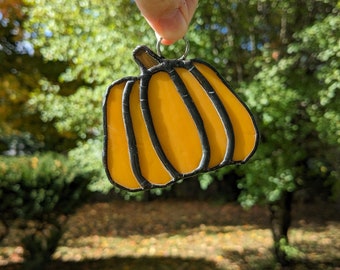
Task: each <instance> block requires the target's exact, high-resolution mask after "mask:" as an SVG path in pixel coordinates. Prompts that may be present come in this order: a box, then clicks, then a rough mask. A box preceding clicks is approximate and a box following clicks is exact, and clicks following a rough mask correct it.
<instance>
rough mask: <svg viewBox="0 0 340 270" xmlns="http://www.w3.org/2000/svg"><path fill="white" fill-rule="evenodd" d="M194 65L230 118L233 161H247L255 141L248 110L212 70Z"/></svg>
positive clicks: (200, 64) (254, 132)
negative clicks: (232, 134) (233, 143)
mask: <svg viewBox="0 0 340 270" xmlns="http://www.w3.org/2000/svg"><path fill="white" fill-rule="evenodd" d="M194 65H195V66H196V67H197V69H198V70H199V71H200V72H201V73H202V74H203V75H204V77H205V78H206V79H207V80H208V81H209V83H210V84H211V86H212V87H213V88H214V89H215V91H216V93H217V95H218V96H219V98H220V99H221V101H222V103H223V104H224V107H225V109H226V111H227V113H228V115H229V117H230V121H231V123H232V125H233V128H234V136H235V150H234V155H233V160H234V161H243V160H245V159H247V157H248V156H249V155H250V154H251V153H252V152H253V150H254V148H255V146H256V141H257V132H256V128H255V125H254V122H253V119H252V118H251V116H250V114H249V112H248V110H247V109H246V108H245V107H244V105H243V104H242V103H241V102H240V101H239V100H238V98H237V97H236V96H235V95H234V94H233V93H232V92H231V91H230V89H229V88H228V87H227V86H226V85H225V84H224V83H223V82H222V81H221V79H220V78H219V77H218V75H217V74H216V72H215V71H214V70H212V69H211V68H209V67H208V66H206V65H204V64H202V63H195V64H194Z"/></svg>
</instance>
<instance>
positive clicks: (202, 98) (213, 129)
mask: <svg viewBox="0 0 340 270" xmlns="http://www.w3.org/2000/svg"><path fill="white" fill-rule="evenodd" d="M176 71H177V73H178V74H179V75H180V77H181V79H182V80H183V82H184V84H185V85H186V87H187V89H188V92H189V93H190V96H191V97H192V99H193V101H194V103H195V105H196V107H197V109H198V111H199V113H200V115H201V117H202V119H203V122H204V128H205V131H206V133H207V136H208V140H209V145H210V161H209V165H208V167H209V168H212V167H216V166H218V165H219V164H220V163H221V162H222V161H223V160H224V156H225V154H226V151H227V147H228V139H227V135H226V132H225V128H224V125H223V123H222V121H221V118H220V116H219V115H218V112H217V110H216V109H215V106H214V104H213V103H212V101H211V99H210V98H209V96H208V94H207V93H206V91H205V90H204V89H203V87H202V85H201V84H200V83H199V82H198V81H197V79H196V78H195V77H194V76H193V75H192V74H191V73H190V72H189V71H188V70H187V69H184V68H176Z"/></svg>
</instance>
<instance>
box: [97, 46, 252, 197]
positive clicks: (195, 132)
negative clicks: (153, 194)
mask: <svg viewBox="0 0 340 270" xmlns="http://www.w3.org/2000/svg"><path fill="white" fill-rule="evenodd" d="M159 44H160V43H159V42H158V44H157V51H158V54H156V53H154V52H153V51H152V50H150V49H149V48H148V47H146V46H138V47H137V48H136V49H135V50H134V52H133V57H134V59H135V61H136V63H137V64H138V65H139V66H140V70H141V74H140V76H138V77H126V78H123V79H120V80H117V81H115V82H113V83H112V84H111V85H110V86H109V87H108V89H107V92H106V95H105V98H104V104H103V113H104V156H103V161H104V166H105V170H106V173H107V176H108V178H109V180H110V181H111V182H112V183H114V184H116V185H117V186H119V187H121V188H124V189H127V190H129V191H138V190H144V189H151V188H155V187H164V186H167V185H169V184H171V183H174V182H175V181H177V180H180V179H184V178H187V177H190V176H193V175H195V174H198V173H203V172H207V171H212V170H216V169H218V168H221V167H223V166H226V165H228V164H238V163H244V162H246V161H247V160H248V159H249V158H250V157H251V156H252V155H253V153H254V152H255V150H256V147H257V144H258V138H259V135H258V130H257V127H256V123H255V121H254V117H253V116H252V114H251V112H250V111H249V109H248V108H247V106H246V105H245V104H244V103H243V102H242V101H241V100H240V99H239V98H238V96H237V95H236V94H235V92H234V91H233V90H232V88H231V86H230V85H229V83H227V82H226V81H225V80H224V79H223V78H222V77H221V76H220V75H219V74H218V72H217V71H216V70H215V68H214V67H212V66H211V65H209V64H207V63H206V62H204V61H202V60H199V59H192V60H186V59H185V57H186V54H187V52H188V43H187V49H186V52H185V54H184V55H183V56H182V57H181V58H179V59H165V58H164V57H163V56H162V55H161V53H160V50H159Z"/></svg>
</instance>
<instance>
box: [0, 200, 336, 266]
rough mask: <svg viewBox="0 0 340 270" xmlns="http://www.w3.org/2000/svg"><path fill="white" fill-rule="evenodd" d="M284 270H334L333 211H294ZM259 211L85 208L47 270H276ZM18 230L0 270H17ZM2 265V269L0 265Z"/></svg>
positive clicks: (202, 205) (1, 256)
mask: <svg viewBox="0 0 340 270" xmlns="http://www.w3.org/2000/svg"><path fill="white" fill-rule="evenodd" d="M293 209H294V213H293V219H294V222H293V226H292V229H291V230H290V241H291V243H292V244H293V245H294V247H295V248H296V249H292V253H293V255H294V257H295V258H296V260H297V263H296V265H295V266H294V267H291V268H290V269H340V252H339V250H340V240H339V239H340V219H339V215H338V212H339V209H336V206H335V205H330V204H328V205H325V204H313V205H296V206H295V207H294V208H293ZM268 221H269V217H268V213H267V211H266V209H265V208H260V207H255V208H252V209H250V210H249V211H246V210H244V209H242V208H241V207H240V206H239V205H237V204H225V205H219V204H213V203H207V202H181V201H153V202H145V203H136V202H121V201H114V202H110V203H94V204H89V205H85V206H84V207H83V208H81V209H80V210H79V211H78V212H77V213H76V214H75V215H73V216H72V217H71V218H70V220H69V221H68V230H67V231H66V232H65V235H64V237H63V239H62V240H61V243H60V247H59V248H58V250H57V252H56V253H55V255H54V261H53V262H52V263H51V264H50V265H49V267H48V269H51V270H55V269H65V270H68V269H81V270H85V269H98V270H106V269H110V270H111V269H118V270H120V269H124V270H128V269H132V270H137V269H138V270H143V269H145V270H149V269H150V270H151V269H152V270H162V269H164V270H168V269H175V270H181V269H188V270H191V269H193V270H194V269H198V270H199V269H202V270H205V269H212V270H213V269H279V268H278V267H277V266H276V265H275V263H274V262H273V256H272V253H271V247H272V238H271V233H270V230H269V223H268ZM19 234H20V232H19V231H15V230H12V233H11V235H10V236H9V237H8V238H7V239H5V241H4V243H3V246H2V247H0V269H2V270H3V269H19V266H20V262H21V260H22V259H21V255H22V248H21V247H20V245H19V242H18V235H19ZM1 265H2V267H1Z"/></svg>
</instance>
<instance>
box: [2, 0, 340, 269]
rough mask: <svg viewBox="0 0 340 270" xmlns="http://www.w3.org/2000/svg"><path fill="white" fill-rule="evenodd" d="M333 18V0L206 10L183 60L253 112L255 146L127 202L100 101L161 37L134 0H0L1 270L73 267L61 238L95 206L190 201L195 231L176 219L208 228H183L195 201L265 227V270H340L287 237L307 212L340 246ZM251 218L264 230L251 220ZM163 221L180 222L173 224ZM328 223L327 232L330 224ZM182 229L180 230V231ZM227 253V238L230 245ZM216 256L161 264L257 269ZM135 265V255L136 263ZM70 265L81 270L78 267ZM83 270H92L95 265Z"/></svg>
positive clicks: (176, 48)
mask: <svg viewBox="0 0 340 270" xmlns="http://www.w3.org/2000/svg"><path fill="white" fill-rule="evenodd" d="M339 8H340V2H339V1H336V0H307V1H306V0H304V1H302V0H301V1H300V0H281V1H278V0H277V1H274V0H272V1H269V0H244V1H234V0H228V1H208V0H200V1H199V7H198V9H197V11H196V14H195V17H194V18H193V20H192V24H191V27H190V29H189V31H188V34H187V36H186V38H187V39H188V40H189V41H190V53H189V55H188V58H202V59H204V60H205V61H206V62H208V63H210V64H212V65H214V66H215V67H216V69H217V70H218V71H219V72H220V74H221V75H222V76H223V77H224V78H226V79H227V80H228V81H229V82H230V83H231V85H232V86H233V88H234V89H235V91H236V92H237V93H238V94H239V95H240V96H241V98H242V99H243V100H244V101H245V102H246V104H247V105H248V106H249V108H250V109H251V111H252V112H253V113H254V115H255V118H256V120H257V123H258V126H259V130H260V133H261V142H260V144H259V147H258V150H257V152H256V153H255V155H254V156H253V158H252V159H251V160H250V161H249V162H248V163H247V164H246V165H242V166H229V167H225V168H222V169H220V170H218V171H216V172H213V173H207V174H204V175H200V176H198V177H195V178H193V179H190V180H186V181H184V182H182V183H179V184H175V185H173V186H170V187H168V188H166V189H162V190H160V189H156V190H153V191H148V192H139V193H129V192H126V191H120V190H119V189H117V188H116V187H114V186H112V185H111V184H110V183H109V181H108V180H107V178H106V176H105V172H104V170H103V165H102V139H103V128H102V101H103V96H104V93H105V91H106V88H107V86H108V85H109V84H110V83H111V82H113V81H114V80H117V79H120V78H122V77H126V76H137V75H138V74H139V70H138V66H137V65H136V64H135V63H134V62H133V59H132V51H133V49H134V48H135V47H136V46H137V45H141V44H145V45H148V46H149V47H150V48H152V49H154V48H155V46H156V38H155V36H154V33H153V31H152V30H151V29H150V27H149V26H148V25H147V23H146V22H145V20H144V18H143V17H142V16H141V15H140V12H139V11H138V9H137V7H136V5H135V3H134V1H129V0H124V1H123V0H116V1H104V0H81V1H66V0H49V1H45V0H0V220H1V223H0V233H1V235H0V240H1V244H0V268H2V267H4V269H5V268H6V267H7V268H8V267H9V268H8V269H17V268H16V267H24V268H25V269H43V268H44V267H50V269H54V268H53V267H57V266H53V264H51V263H50V262H49V260H50V259H51V258H54V259H53V260H54V262H55V263H61V262H62V261H63V260H64V259H65V258H64V257H63V256H62V255H60V254H61V251H60V250H61V247H60V246H61V243H62V246H63V247H65V246H67V236H68V237H69V239H72V237H75V236H74V235H73V236H72V233H69V234H67V231H68V229H67V228H69V227H72V222H71V221H70V220H73V222H79V216H78V219H76V218H75V217H77V216H76V213H78V211H80V213H82V212H81V211H84V209H91V205H93V206H94V208H93V209H97V210H95V212H96V213H98V214H99V215H100V214H101V210H100V209H106V208H105V207H108V206H107V205H111V206H112V207H113V208H114V209H116V211H117V213H118V212H119V209H120V208H119V207H118V208H117V205H119V206H121V204H122V205H123V206H125V203H131V204H132V205H133V208H132V209H137V208H138V207H141V211H142V213H144V215H146V216H148V212H147V210H145V209H144V208H143V207H147V206H146V205H145V202H148V203H150V205H152V206H154V208H155V209H154V211H156V210H157V209H158V206H157V203H156V202H159V205H160V206H163V207H165V208H166V207H171V205H172V204H174V203H175V205H176V203H177V202H183V203H188V202H192V203H193V204H192V205H187V204H185V205H186V206H187V207H186V209H188V211H189V212H187V213H186V214H184V213H182V215H183V216H186V215H188V216H187V220H186V221H183V220H178V222H179V223H180V224H182V225H183V224H184V225H185V224H187V225H185V226H189V227H190V226H191V227H193V228H196V225H197V226H198V228H201V229H202V226H201V225H202V224H205V221H204V220H206V218H208V217H205V216H202V217H201V219H198V220H196V221H195V222H196V223H197V224H196V223H195V222H194V223H195V224H194V225H188V224H190V221H192V220H195V218H194V217H192V218H189V217H190V216H191V214H193V213H197V211H200V210H199V209H200V207H202V205H201V206H199V207H198V208H195V207H197V205H196V206H195V204H196V203H202V204H203V205H204V206H205V204H206V203H207V202H209V205H210V208H209V207H208V208H207V209H206V213H207V214H209V211H212V212H211V213H215V212H214V211H217V208H218V207H222V208H221V209H220V208H218V209H219V211H222V209H224V210H225V208H223V207H230V206H233V208H230V209H229V208H227V209H228V211H230V212H231V213H233V212H232V211H235V209H238V210H237V211H239V212H240V213H248V215H250V216H249V218H250V219H245V220H243V219H238V218H237V217H236V216H234V219H236V220H237V221H240V222H241V223H242V222H243V223H244V224H248V223H253V222H255V221H256V222H259V223H261V222H264V224H265V225H263V224H262V223H261V224H262V225H261V226H264V227H265V228H266V229H268V230H269V231H271V234H269V235H264V236H263V239H268V238H269V239H270V241H272V242H270V244H269V246H270V247H268V250H269V251H270V252H269V253H268V254H272V255H268V256H269V259H268V257H265V259H264V260H263V261H262V262H258V268H257V269H264V266H265V267H267V268H268V269H274V268H275V267H281V266H287V265H290V267H293V266H292V265H298V266H297V267H300V268H298V269H305V268H301V267H306V269H308V267H309V268H310V266H311V265H312V266H313V267H314V266H315V267H318V268H320V269H335V268H334V267H340V264H339V261H340V257H339V254H336V252H334V250H327V252H325V254H328V255H329V256H326V255H325V256H326V257H322V256H321V257H320V258H319V257H318V258H317V259H316V260H314V261H313V259H311V258H312V257H310V256H309V255H310V254H312V253H313V254H315V253H318V252H321V251H320V250H323V249H324V248H320V247H317V244H316V243H318V241H317V240H316V241H315V243H314V242H313V244H310V245H307V246H306V247H305V249H304V251H303V252H302V251H301V250H300V249H301V248H302V249H303V247H301V246H299V245H298V243H297V240H296V238H294V235H295V236H296V235H298V237H300V238H302V236H301V235H299V233H300V234H302V231H303V227H304V226H301V230H302V231H299V230H297V231H294V230H293V232H295V234H294V235H289V230H290V229H291V228H292V224H293V225H294V224H295V223H294V218H295V220H300V221H301V220H302V219H299V217H301V215H303V214H306V213H309V214H310V215H309V217H310V218H315V217H317V216H319V217H320V219H319V221H320V222H321V221H324V222H326V221H327V220H331V221H332V223H331V224H333V225H332V226H333V227H332V230H331V234H330V235H327V236H325V235H324V236H323V237H322V235H321V236H320V235H319V236H317V237H321V238H323V239H329V242H327V241H326V242H327V243H326V244H325V245H326V246H328V247H330V248H337V249H338V248H339V247H340V243H339V241H338V240H337V238H339V234H340V228H339V220H338V214H336V213H338V212H337V211H339V210H340V207H339V203H340V181H339V159H340V147H339V146H340V99H339V89H340V60H339V58H340V29H339V25H340V16H339ZM184 49H185V44H184V42H183V41H179V42H177V43H176V44H174V45H172V46H170V47H163V48H162V52H163V54H164V55H165V56H166V57H169V58H176V57H178V56H181V55H182V54H183V51H184ZM126 201H128V202H126ZM164 202H168V204H167V203H164ZM103 203H105V204H104V205H103ZM105 205H106V206H105ZM123 206H121V207H123ZM84 207H85V208H84ZM86 207H88V208H86ZM115 207H116V208H115ZM126 207H128V206H126ZM216 207H217V208H216ZM251 207H253V208H251ZM256 207H260V208H256ZM123 208H124V207H123ZM179 208H181V207H180V206H179ZM109 209H110V208H108V210H109ZM171 209H172V210H171V211H173V212H176V211H179V210H178V208H177V209H173V208H171ZM245 209H250V210H249V211H247V212H244V211H246V210H245ZM254 209H255V210H256V209H257V210H256V211H260V212H259V213H261V214H260V215H261V217H263V216H265V217H266V218H265V220H266V221H262V220H258V219H259V216H256V215H255V216H253V214H254V212H252V211H255V210H254ZM304 209H307V210H305V211H304ZM89 211H91V210H89ZM133 211H134V210H131V209H129V210H127V213H125V217H124V218H128V217H129V215H130V219H132V222H133V219H134V218H136V219H137V220H138V218H137V216H138V214H137V213H135V214H133ZM136 211H137V210H136ZM143 211H146V212H143ZM169 211H170V210H169ZM190 211H191V212H190ZM228 211H227V212H228ZM261 211H262V212H261ZM294 211H297V212H294ZM131 212H132V213H131ZM222 212H223V211H222ZM88 213H89V212H88ZM142 213H140V215H143V214H142ZM190 213H191V214H190ZM217 213H218V211H217ZM255 213H257V212H255ZM294 213H298V214H296V215H295V216H294ZM78 214H79V213H78ZM102 214H103V213H102ZM162 214H164V213H163V212H162V211H161V212H160V213H159V215H156V217H155V218H157V217H158V218H160V216H161V215H162ZM103 215H104V214H103ZM105 215H107V218H108V220H106V221H105V222H107V223H112V224H115V222H116V221H117V220H115V216H114V215H113V213H111V214H110V211H108V212H107V213H106V214H105ZM111 215H112V216H111ZM121 215H122V216H124V213H122V214H121ZM165 215H166V214H165ZM216 215H218V214H216ZM85 216H86V212H85ZM110 216H111V219H110ZM122 216H120V218H122ZM292 217H294V218H293V219H292ZM72 218H73V219H72ZM168 218H169V219H168V220H167V221H164V224H167V223H170V224H172V223H171V222H172V221H174V220H177V219H176V218H178V216H174V217H172V216H171V215H169V217H168ZM221 218H222V221H217V220H215V222H210V223H209V222H208V223H209V224H210V225H211V226H217V227H214V228H215V229H216V228H220V227H219V226H226V225H228V224H230V223H233V224H234V223H235V220H234V222H233V218H232V217H228V215H227V214H226V216H225V219H224V221H223V216H222V217H221ZM305 219H306V217H304V218H303V220H305ZM93 220H96V217H94V218H93ZM307 220H308V217H307ZM70 222H71V223H70ZM91 222H92V220H87V221H86V222H85V224H84V226H85V225H86V223H88V224H87V225H89V223H91ZM103 222H104V221H103ZM130 222H131V221H130ZM152 222H154V221H152ZM186 222H189V223H186ZM256 222H255V223H256ZM304 222H306V221H304ZM243 223H242V224H243ZM321 223H322V222H321ZM137 224H138V222H137V223H136V224H135V225H137ZM162 224H163V223H162ZM164 224H163V225H162V226H163V227H164V226H166V225H164ZM244 224H243V225H244ZM303 224H304V223H303ZM322 224H323V226H324V227H323V228H324V229H325V233H326V234H327V231H328V232H329V227H327V226H328V225H329V223H327V222H326V223H322ZM327 224H328V225H327ZM234 225H235V224H234ZM295 225H296V224H295ZM300 225H301V224H300ZM100 226H102V224H101V225H98V226H97V229H98V228H100ZM112 226H113V227H114V225H112ZM119 226H123V225H117V224H116V228H119ZM141 226H142V225H141ZM325 226H326V227H325ZM85 227H86V226H85ZM175 228H176V230H175V232H176V233H178V231H177V229H181V228H182V227H181V226H179V227H178V228H177V227H176V226H175ZM125 229H126V228H122V230H125ZM154 229H155V228H154ZM313 229H315V228H313ZM84 230H88V229H84ZM91 230H92V229H91ZM93 230H95V229H93ZM155 230H156V229H155ZM137 231H138V230H137ZM151 231H152V229H151ZM156 231H157V230H156ZM165 231H166V230H165ZM202 231H204V232H205V229H204V228H203V229H202ZM241 231H242V230H241ZM134 232H135V231H134ZM138 232H139V233H140V231H138ZM77 233H79V232H77ZM77 233H75V234H77ZM135 233H136V232H135ZM219 233H222V232H221V231H219ZM223 233H225V232H223ZM223 233H222V234H223ZM243 233H244V231H243ZM258 233H260V232H256V233H255V234H258ZM315 233H316V232H315ZM65 234H66V236H65ZM92 234H94V235H96V233H92ZM104 235H105V234H104ZM141 235H143V233H141ZM145 235H148V234H145ZM223 235H224V234H223ZM316 235H317V234H316ZM121 237H125V238H127V237H129V234H127V235H124V236H121ZM307 237H308V236H307ZM63 239H64V240H63ZM65 239H66V240H65ZM148 239H149V240H150V238H148ZM167 239H168V238H167ZM291 239H293V242H294V241H295V245H294V243H293V244H292V243H291V242H292V241H291ZM294 239H295V240H294ZM182 240H183V239H182ZM70 241H71V240H70ZM183 241H184V240H183ZM259 241H260V242H261V240H259ZM184 242H185V241H184ZM184 242H183V245H184ZM227 242H228V241H227V240H223V244H222V246H223V248H226V247H228V243H227ZM264 242H265V241H264ZM216 245H217V244H216ZM85 246H86V245H85ZM217 246H219V245H217ZM310 246H314V247H315V248H316V249H317V250H318V251H316V250H310ZM266 248H267V247H266ZM99 249H102V247H99ZM56 251H57V253H55V252H56ZM58 252H59V253H58ZM67 252H70V250H68V251H67ZM67 252H66V253H67ZM197 252H198V251H197ZM197 252H196V253H197ZM211 252H212V253H213V254H215V255H216V256H215V257H213V258H212V259H211V258H210V259H208V260H207V261H205V260H204V259H206V258H204V254H207V252H203V255H202V257H199V260H198V261H195V262H190V261H189V262H188V261H185V260H184V261H183V260H182V259H178V260H174V261H167V265H168V266H169V268H164V269H180V268H178V267H179V265H182V266H183V269H252V268H251V265H253V266H252V267H257V266H256V264H254V262H253V263H251V260H250V261H249V260H248V259H249V258H248V257H247V258H248V259H245V258H246V257H242V256H243V255H242V254H243V253H242V252H240V251H239V250H238V251H237V252H236V253H235V254H234V253H233V256H234V257H235V256H236V257H237V259H235V260H236V262H235V265H234V266H235V268H231V264H228V263H226V261H227V260H230V257H232V255H230V254H229V255H228V256H227V255H225V254H224V253H223V254H224V255H223V254H222V255H221V254H219V252H220V251H219V250H213V251H211ZM194 253H195V252H194ZM196 253H195V254H196ZM198 253H199V252H198ZM321 253H322V252H321ZM333 253H334V254H333ZM56 254H57V255H56ZM58 254H59V255H58ZM133 254H135V251H134V252H132V255H131V254H130V255H129V256H132V257H133V258H135V257H134V256H133ZM153 254H155V253H152V254H151V255H153ZM176 254H177V253H176ZM180 254H182V253H180ZM266 254H267V253H266ZM308 254H309V255H308ZM156 255H157V256H158V257H162V256H163V255H164V254H163V255H162V254H156ZM333 255H334V256H333ZM77 256H78V257H77ZM110 256H111V257H112V256H113V257H114V255H110ZM148 256H150V254H149V253H148ZM157 256H156V257H157ZM176 256H179V255H178V254H177V255H176ZM176 256H175V257H176ZM261 256H262V255H261V254H257V257H258V258H260V257H261ZM270 256H272V257H270ZM85 257H86V256H85ZM151 257H152V256H151ZM158 257H157V258H158ZM163 257H164V258H165V257H166V258H168V260H169V258H171V256H163ZM184 257H185V258H187V257H188V258H189V257H190V256H189V255H188V256H186V255H184ZM191 257H192V256H191ZM76 258H78V259H76ZM98 258H99V259H101V257H100V256H99V257H98ZM164 258H163V259H164ZM73 259H74V260H78V261H79V260H82V259H83V257H82V256H80V259H79V252H78V253H76V254H75V255H74V256H73ZM201 259H202V260H203V261H200V260H201ZM69 260H71V261H72V258H70V259H69ZM148 260H150V258H149V257H148V259H145V260H144V261H147V262H148V263H145V265H144V264H143V265H144V266H143V267H141V262H140V261H137V262H136V261H134V260H132V259H130V264H127V265H125V264H124V265H125V266H123V264H122V265H121V266H120V267H121V268H119V266H117V267H118V268H117V269H163V268H160V266H159V265H156V266H155V267H154V268H152V267H153V266H152V265H153V263H151V262H150V261H148ZM155 260H156V261H157V259H155ZM158 260H161V259H158ZM152 262H154V261H152ZM106 263H107V262H106ZM116 263H117V262H116ZM196 263H197V264H196ZM219 263H220V264H219ZM263 263H265V265H264V264H263ZM108 265H110V263H108ZM134 265H136V267H139V268H133V267H135V266H134ZM146 265H151V266H150V267H151V268H147V267H148V266H146ZM225 265H229V266H225ZM254 265H255V266H254ZM234 266H233V267H234ZM11 267H12V268H11ZM58 267H59V266H58ZM64 267H66V266H65V265H64ZM69 267H72V269H76V268H75V267H77V264H75V265H71V266H69ZM94 267H97V268H99V269H106V268H105V267H104V266H98V265H97V266H92V268H94ZM124 267H125V268H124ZM218 267H220V268H218ZM223 267H224V268H223ZM228 267H229V268H228ZM237 267H239V268H237ZM242 267H245V268H242ZM313 267H312V268H313ZM7 268H6V269H7ZM78 268H79V269H92V268H91V266H90V264H89V263H88V264H85V265H80V264H79V265H78ZM55 269H57V268H55ZM65 269H67V268H65ZM70 269H71V268H70ZM107 269H108V268H107ZM110 269H112V268H110ZM115 269H116V268H115ZM254 269H255V268H254Z"/></svg>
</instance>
